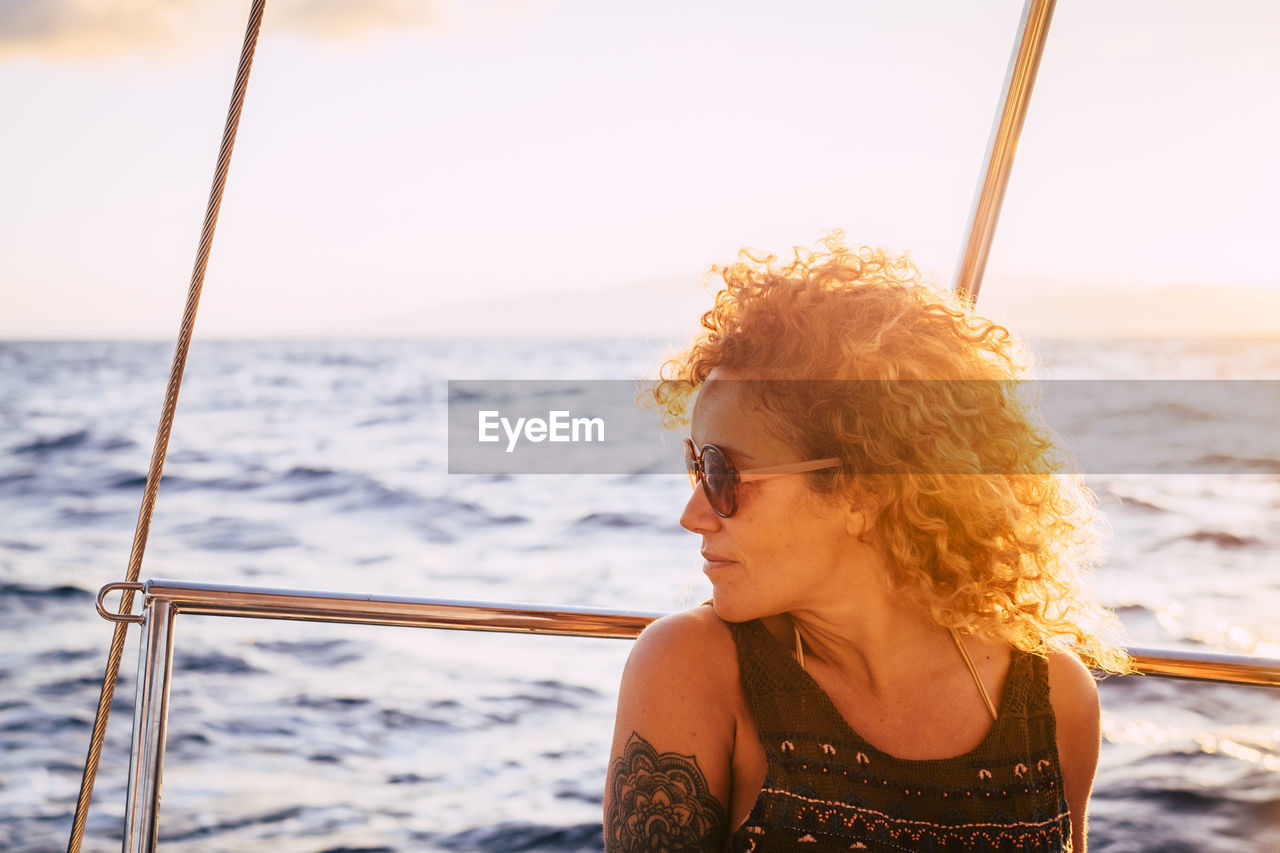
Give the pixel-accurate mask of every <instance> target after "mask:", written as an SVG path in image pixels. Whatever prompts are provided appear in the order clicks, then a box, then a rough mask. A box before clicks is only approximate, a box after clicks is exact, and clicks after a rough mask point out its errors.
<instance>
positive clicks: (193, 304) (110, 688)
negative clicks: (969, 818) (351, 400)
mask: <svg viewBox="0 0 1280 853" xmlns="http://www.w3.org/2000/svg"><path fill="white" fill-rule="evenodd" d="M265 6H266V0H253V4H252V7H251V8H250V11H249V24H248V27H247V28H246V30H245V34H244V45H243V47H242V48H241V51H240V65H239V67H238V68H237V69H236V82H235V89H234V92H233V94H232V96H231V106H230V108H229V109H228V111H227V123H226V127H225V128H224V129H223V132H222V146H221V147H220V148H219V150H218V166H217V169H216V171H215V172H214V176H213V186H212V187H211V189H210V191H209V204H208V206H207V208H206V209H205V214H204V228H203V229H202V230H201V232H200V246H199V249H198V250H197V252H196V262H195V268H194V269H193V270H192V272H191V284H190V287H189V288H188V290H187V304H186V308H185V309H184V310H183V312H182V325H181V327H180V328H179V330H178V343H177V346H176V347H175V349H174V353H173V366H172V367H171V368H170V370H169V385H168V387H167V388H166V390H165V395H164V407H163V408H162V409H161V412H160V426H159V428H158V429H157V431H156V441H155V446H154V447H153V448H152V451H151V465H150V468H149V469H148V470H147V485H146V488H145V490H144V492H143V497H142V507H141V509H140V510H139V511H138V526H137V528H136V530H135V531H134V535H133V547H132V548H131V549H130V552H129V570H128V574H127V576H128V579H129V580H130V581H136V580H137V579H138V576H139V575H140V573H141V571H142V555H143V552H144V551H145V550H146V547H147V533H148V532H149V531H150V529H151V515H152V513H153V511H154V510H155V504H156V493H157V492H158V491H159V488H160V475H161V473H162V471H163V470H164V457H165V453H166V452H167V450H168V448H169V434H170V432H171V431H172V429H173V415H174V411H175V410H176V409H177V406H178V392H179V391H180V390H181V388H182V374H183V371H184V370H185V368H186V364H187V352H188V350H189V349H190V348H191V332H192V329H193V328H194V326H195V321H196V309H197V308H198V307H199V305H200V292H201V290H202V289H203V288H204V275H205V269H206V268H207V267H208V265H209V251H210V248H211V247H212V245H213V232H214V229H215V228H216V226H217V224H218V211H219V210H220V209H221V207H222V191H223V188H224V187H225V186H226V182H227V170H228V168H229V167H230V165H231V150H232V148H234V147H235V140H236V129H237V128H238V127H239V126H240V110H241V107H243V106H244V93H245V89H246V88H247V87H248V84H249V69H250V68H251V67H252V65H253V53H254V49H255V48H256V47H257V44H258V31H259V30H260V29H261V27H262V13H263V9H264V8H265ZM132 609H133V590H126V591H124V592H123V593H121V596H120V613H129V612H130V611H131V610H132ZM127 627H128V626H127V625H125V624H117V625H116V626H115V632H114V634H113V635H112V638H111V651H110V653H109V654H108V656H107V669H106V672H105V674H104V675H103V679H102V694H101V697H100V698H99V700H98V712H97V715H96V716H95V717H94V721H93V733H92V735H91V737H90V740H89V755H88V757H87V758H86V759H85V765H84V776H83V777H82V778H81V780H80V796H79V799H78V800H77V801H76V811H75V818H74V821H73V823H72V826H71V838H70V840H69V841H68V842H67V853H78V851H79V850H80V844H81V842H82V841H83V839H84V829H85V822H86V821H87V820H88V817H89V803H90V801H91V800H92V798H93V783H94V779H95V777H96V776H97V772H98V761H99V759H100V758H101V756H102V744H103V739H104V738H105V736H106V731H107V718H108V717H109V715H110V713H111V700H112V698H113V697H114V695H115V687H116V679H117V677H118V676H119V674H120V657H121V655H122V654H123V652H124V640H125V632H126V629H127Z"/></svg>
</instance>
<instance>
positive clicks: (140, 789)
mask: <svg viewBox="0 0 1280 853" xmlns="http://www.w3.org/2000/svg"><path fill="white" fill-rule="evenodd" d="M113 591H119V592H120V593H121V594H122V595H125V594H130V595H131V594H132V593H134V592H141V593H142V594H143V608H142V612H141V613H138V614H132V613H116V612H113V611H111V610H109V609H107V606H106V603H105V599H106V597H107V595H109V594H110V593H111V592H113ZM97 607H98V613H99V614H101V616H102V618H104V619H106V620H108V621H111V622H116V623H124V624H129V623H136V624H140V625H142V643H141V650H140V653H139V661H138V686H137V698H136V700H135V704H134V718H133V743H132V747H131V752H130V756H129V790H128V795H127V797H128V799H127V803H126V810H125V816H126V818H125V837H124V847H123V849H124V850H125V851H126V853H142V851H150V850H154V849H155V847H156V843H157V840H158V838H159V826H160V824H159V816H160V784H161V775H162V773H163V770H164V749H165V734H166V727H167V725H168V717H169V684H170V681H171V679H172V674H173V635H174V621H175V618H176V617H177V616H178V614H181V613H190V614H196V615H202V616H239V617H243V618H250V619H285V620H291V621H299V622H333V623H345V624H357V625H388V626H399V627H406V628H452V629H456V630H462V631H499V632H504V633H517V634H519V633H524V634H552V635H559V636H572V637H608V638H614V639H632V638H634V637H636V636H637V635H638V634H639V633H640V632H641V631H643V630H644V628H645V626H646V625H648V624H649V623H650V622H653V621H654V620H655V619H658V618H659V617H661V616H662V615H663V614H662V613H657V612H638V611H630V610H589V609H584V608H573V607H550V606H544V605H533V604H497V603H493V602H466V601H447V600H441V599H431V598H404V597H393V596H372V595H355V594H351V593H338V592H313V591H308V590H296V589H266V588H259V587H246V586H225V585H218V584H205V583H188V582H184V581H168V580H149V581H147V582H146V583H143V584H138V583H130V582H120V583H111V584H107V585H106V586H104V587H103V588H102V589H101V590H100V591H99V592H98V598H97ZM1129 653H1130V654H1131V655H1132V656H1133V657H1134V660H1135V662H1136V668H1137V671H1138V672H1139V673H1142V674H1147V675H1160V676H1168V677H1174V678H1190V679H1196V680H1201V681H1214V682H1222V683H1228V684H1250V685H1262V686H1267V687H1280V660H1268V659H1265V658H1253V657H1246V656H1240V655H1220V654H1198V653H1190V652H1181V651H1170V650H1160V649H1143V648H1130V649H1129Z"/></svg>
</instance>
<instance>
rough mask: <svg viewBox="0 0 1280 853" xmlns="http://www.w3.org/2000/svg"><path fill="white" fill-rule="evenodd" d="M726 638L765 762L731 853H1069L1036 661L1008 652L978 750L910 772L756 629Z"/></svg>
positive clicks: (733, 627) (737, 627)
mask: <svg viewBox="0 0 1280 853" xmlns="http://www.w3.org/2000/svg"><path fill="white" fill-rule="evenodd" d="M728 626H729V629H730V631H731V632H732V633H733V638H734V642H735V643H736V644H737V648H738V670H739V673H740V675H741V678H742V689H743V692H744V693H745V695H746V700H747V707H748V708H749V709H750V711H751V716H752V717H753V718H754V719H755V723H756V728H757V730H758V731H759V733H760V743H761V745H762V746H763V747H764V752H765V758H766V760H767V771H766V775H765V780H764V784H763V786H762V788H761V791H760V796H759V797H758V798H757V799H756V801H755V805H754V806H753V808H752V809H751V814H750V815H749V816H748V817H747V819H746V822H745V823H743V825H742V826H741V827H739V828H738V830H737V831H736V832H734V833H733V835H732V837H731V838H730V850H733V851H754V853H766V851H784V850H785V851H797V850H799V851H813V853H821V851H835V850H840V851H847V850H869V851H875V850H880V851H904V850H908V851H952V850H956V851H959V850H963V851H1014V850H1016V851H1055V853H1063V851H1070V849H1071V818H1070V814H1069V813H1068V811H1067V803H1066V800H1065V799H1064V797H1063V794H1062V774H1061V771H1060V769H1059V767H1058V748H1057V740H1056V730H1055V724H1054V717H1053V708H1052V707H1051V706H1050V704H1049V672H1048V666H1047V663H1046V661H1045V659H1044V658H1042V657H1039V656H1037V655H1033V654H1029V653H1026V652H1021V651H1019V650H1017V649H1015V650H1014V651H1013V655H1012V660H1011V662H1010V665H1009V673H1008V675H1007V676H1006V678H1005V683H1004V691H1003V692H1002V694H1001V698H1000V702H999V716H998V717H997V719H996V720H995V722H994V723H993V724H992V726H991V729H990V730H989V731H988V732H987V736H986V737H985V738H984V739H983V741H982V743H980V744H979V745H978V746H977V747H975V748H974V749H973V750H971V751H969V752H967V753H965V754H964V755H961V756H957V757H955V758H941V759H925V760H910V759H903V758H895V757H894V756H891V755H889V754H887V753H884V752H881V751H880V750H878V749H876V748H875V747H874V746H872V745H871V744H870V743H868V742H867V741H865V740H863V738H862V737H861V736H860V735H859V734H858V733H857V732H855V731H854V730H853V729H852V728H850V726H849V724H848V723H847V722H845V720H844V718H843V717H842V716H840V712H839V711H837V710H836V707H835V705H834V704H833V703H832V701H831V698H830V697H829V696H828V695H827V694H826V693H825V692H824V691H823V689H822V688H821V687H820V686H819V685H818V683H817V682H816V681H814V680H813V678H812V677H810V675H809V674H808V673H807V672H805V671H804V670H803V669H802V668H801V667H800V666H799V665H798V664H797V663H796V661H795V660H794V659H793V658H792V657H791V654H790V652H789V651H787V650H786V649H784V648H783V647H782V646H781V645H779V644H778V642H777V641H776V640H775V639H774V637H773V635H772V634H770V633H769V631H768V629H767V628H765V627H764V625H762V624H761V623H760V622H758V621H755V622H742V623H728Z"/></svg>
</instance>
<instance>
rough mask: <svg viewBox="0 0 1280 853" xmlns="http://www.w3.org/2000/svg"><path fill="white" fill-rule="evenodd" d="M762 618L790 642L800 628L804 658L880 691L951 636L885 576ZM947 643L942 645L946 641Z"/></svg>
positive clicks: (942, 650) (936, 651)
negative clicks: (892, 585)
mask: <svg viewBox="0 0 1280 853" xmlns="http://www.w3.org/2000/svg"><path fill="white" fill-rule="evenodd" d="M766 624H767V625H768V627H769V629H770V630H771V631H772V632H773V634H774V635H775V636H776V637H778V638H779V641H780V642H783V643H785V644H786V645H787V646H788V647H790V646H791V645H793V644H794V642H795V640H794V632H795V631H799V633H800V638H801V640H802V642H803V643H804V653H805V658H806V661H819V662H821V664H820V665H823V666H826V667H830V668H833V669H835V670H836V671H838V672H839V673H840V675H841V677H843V678H845V679H848V680H850V681H853V682H855V683H858V684H862V685H864V686H866V687H867V688H868V689H870V690H872V691H873V692H876V693H879V692H881V691H882V690H883V689H884V688H885V687H887V686H889V685H892V684H894V683H895V682H898V681H900V680H901V675H902V673H904V672H912V671H919V668H920V666H921V665H922V664H923V663H924V662H926V661H928V660H930V659H936V656H937V655H938V654H940V653H946V648H945V647H949V646H950V645H951V639H950V637H949V635H948V633H947V630H946V629H945V628H942V627H941V626H939V625H938V624H937V623H936V622H934V621H933V619H932V618H930V616H929V614H928V613H927V612H926V611H924V610H923V609H922V608H920V607H919V606H917V605H915V604H913V603H910V602H908V601H906V599H905V598H904V596H902V595H901V594H900V593H898V592H896V591H894V590H893V589H891V588H890V586H889V584H888V581H887V577H886V576H885V575H881V576H880V582H878V583H877V582H864V583H862V584H859V585H858V588H857V589H856V590H847V591H846V592H845V594H843V595H834V596H830V597H826V598H825V600H824V601H823V602H822V603H821V604H818V605H815V606H801V607H797V608H796V609H794V610H791V611H789V612H788V613H786V614H782V615H780V616H775V617H771V618H770V619H768V620H766ZM944 646H945V647H944Z"/></svg>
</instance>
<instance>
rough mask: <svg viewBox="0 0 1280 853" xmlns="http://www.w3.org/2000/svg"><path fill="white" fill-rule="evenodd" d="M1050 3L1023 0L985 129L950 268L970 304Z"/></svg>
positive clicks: (1015, 145)
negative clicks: (978, 171) (996, 104)
mask: <svg viewBox="0 0 1280 853" xmlns="http://www.w3.org/2000/svg"><path fill="white" fill-rule="evenodd" d="M1054 3H1055V0H1027V4H1026V6H1025V7H1024V8H1023V11H1022V23H1021V24H1020V26H1019V28H1018V39H1017V46H1016V47H1015V49H1014V52H1013V57H1012V59H1011V60H1010V62H1009V73H1008V75H1007V76H1006V77H1005V82H1004V100H1003V106H1002V107H1001V109H1000V114H999V115H998V116H997V117H996V124H995V127H994V128H992V130H991V140H990V142H989V143H988V146H987V159H986V162H985V163H983V167H982V182H981V183H980V184H979V185H978V194H977V196H976V197H975V198H974V200H973V212H972V213H971V214H970V216H969V236H968V238H967V239H966V241H965V246H964V251H963V252H962V253H961V255H960V263H959V265H958V266H957V267H956V277H955V284H954V285H953V289H954V290H955V292H956V293H957V294H958V295H959V296H960V297H961V298H962V299H965V300H967V301H968V302H969V303H970V304H972V303H974V302H976V301H977V299H978V290H979V289H980V288H981V287H982V276H983V274H984V273H985V272H986V269H987V257H988V255H989V254H990V253H991V241H992V239H993V238H994V237H995V233H996V221H997V220H998V219H999V218H1000V205H1001V204H1002V203H1003V202H1004V193H1005V189H1006V188H1007V187H1008V185H1009V172H1010V171H1012V169H1013V157H1014V154H1016V153H1017V150H1018V137H1019V136H1020V135H1021V134H1022V123H1023V120H1024V119H1026V117H1027V105H1028V104H1030V103H1031V88H1032V86H1034V85H1035V82H1036V72H1037V71H1038V70H1039V69H1040V57H1041V56H1043V55H1044V45H1045V41H1046V40H1047V39H1048V37H1049V21H1050V20H1051V19H1052V18H1053V7H1054Z"/></svg>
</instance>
